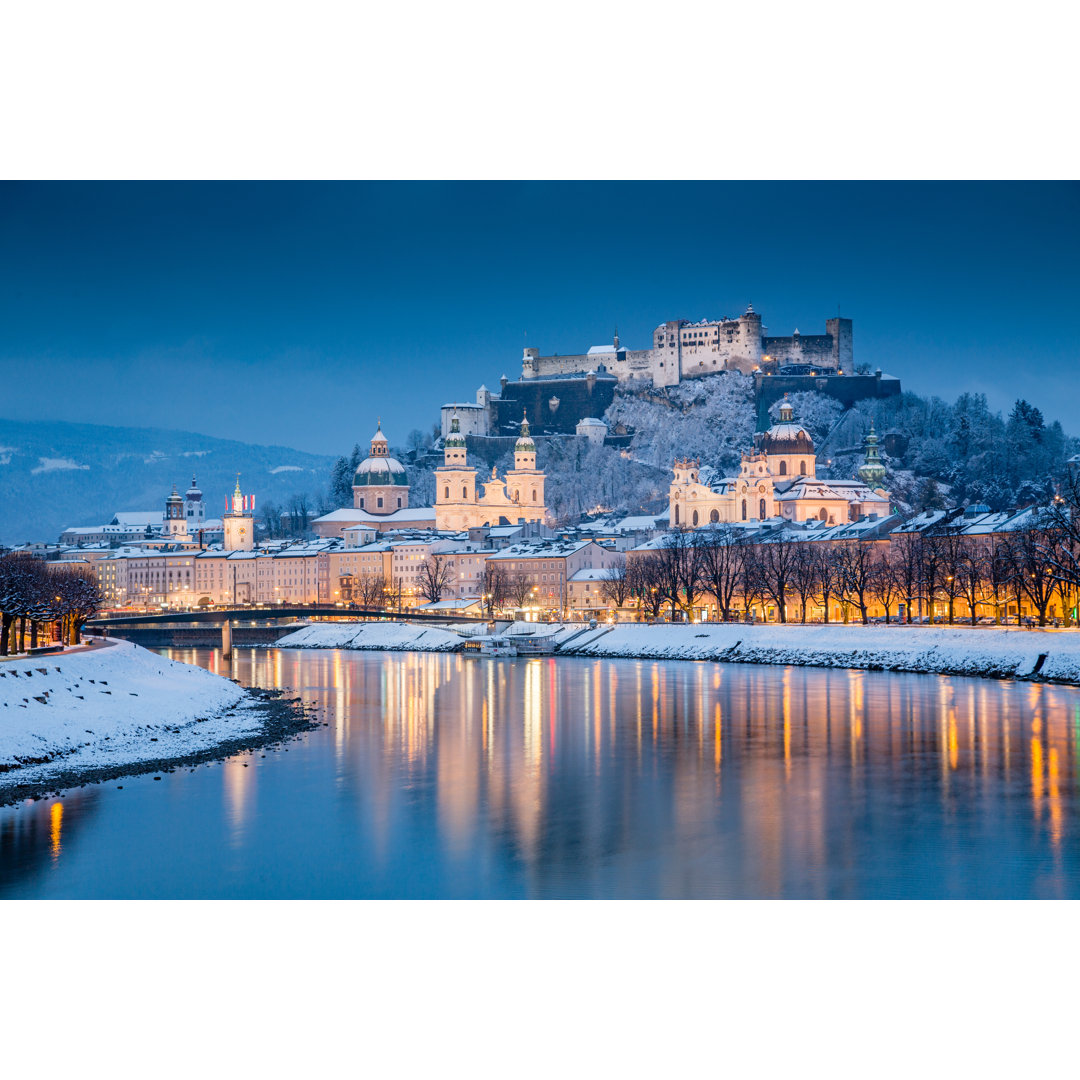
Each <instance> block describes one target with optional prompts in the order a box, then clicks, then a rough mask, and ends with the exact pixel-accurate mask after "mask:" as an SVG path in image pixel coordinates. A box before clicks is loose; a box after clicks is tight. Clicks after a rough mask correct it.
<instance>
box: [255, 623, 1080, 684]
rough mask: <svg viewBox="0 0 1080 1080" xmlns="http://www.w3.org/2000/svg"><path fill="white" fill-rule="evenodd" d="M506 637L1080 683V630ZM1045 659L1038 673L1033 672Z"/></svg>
mask: <svg viewBox="0 0 1080 1080" xmlns="http://www.w3.org/2000/svg"><path fill="white" fill-rule="evenodd" d="M475 633H487V630H486V628H485V627H482V626H475V627H474V626H470V627H467V628H465V627H463V628H462V633H458V632H456V631H453V630H445V629H442V628H441V627H434V626H424V625H419V624H414V623H385V622H369V623H316V624H313V625H311V626H307V627H305V628H304V629H302V630H299V631H297V632H296V633H294V634H289V635H288V636H287V637H283V638H281V639H280V640H279V641H278V642H277V643H276V646H277V647H279V648H306V649H390V650H401V649H416V650H418V651H421V652H450V651H453V650H455V649H457V648H459V647H460V646H461V645H462V643H463V641H464V639H465V637H466V636H468V635H471V634H475ZM503 633H504V635H505V636H514V635H517V634H536V635H540V636H544V637H546V636H549V635H550V636H553V637H554V638H555V644H556V648H557V649H558V654H559V655H560V656H610V657H639V658H643V659H655V660H723V661H728V662H731V663H744V664H798V665H802V666H807V667H843V668H864V669H868V670H883V671H913V672H921V673H925V674H939V675H983V676H987V677H989V678H996V679H1014V678H1028V677H1032V676H1034V677H1037V678H1039V679H1046V680H1048V681H1053V682H1069V683H1080V632H1077V631H1053V630H1017V629H1008V628H1005V627H984V628H978V629H972V628H966V629H965V628H963V627H945V626H940V627H938V626H935V627H919V626H884V625H873V626H862V625H849V626H844V625H842V624H836V623H833V624H831V625H829V626H820V625H818V626H802V625H801V624H795V623H789V624H787V625H783V624H777V623H768V624H757V625H753V626H751V625H749V624H745V623H727V624H715V623H699V624H694V625H684V624H678V625H671V624H665V623H661V624H658V625H656V626H646V625H642V624H641V623H620V624H617V625H615V626H614V627H612V626H609V625H607V624H605V623H601V624H599V625H598V626H597V627H596V629H595V630H590V629H588V628H587V627H586V626H584V625H583V624H582V623H514V624H513V625H512V626H510V627H508V628H507V629H506V630H505V631H504V632H503ZM1040 657H1043V661H1042V664H1041V666H1040V667H1039V670H1038V672H1036V671H1035V667H1036V665H1038V664H1039V659H1040Z"/></svg>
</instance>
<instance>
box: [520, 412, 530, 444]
mask: <svg viewBox="0 0 1080 1080" xmlns="http://www.w3.org/2000/svg"><path fill="white" fill-rule="evenodd" d="M521 437H522V438H523V439H527V438H528V437H529V416H528V414H527V413H526V412H525V411H524V410H522V413H521Z"/></svg>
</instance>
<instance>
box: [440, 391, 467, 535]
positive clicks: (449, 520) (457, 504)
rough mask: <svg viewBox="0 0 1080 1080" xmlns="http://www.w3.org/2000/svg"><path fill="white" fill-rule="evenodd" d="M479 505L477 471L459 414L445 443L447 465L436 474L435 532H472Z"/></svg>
mask: <svg viewBox="0 0 1080 1080" xmlns="http://www.w3.org/2000/svg"><path fill="white" fill-rule="evenodd" d="M475 504H476V470H475V469H473V468H471V467H470V466H469V463H468V455H467V452H466V448H465V436H464V435H462V434H461V425H460V423H459V421H458V416H457V413H456V412H455V413H454V415H453V417H451V420H450V434H449V435H447V436H446V440H445V442H444V443H443V463H442V465H440V466H439V467H438V468H437V469H436V470H435V528H437V529H467V528H469V526H470V525H472V524H473V514H472V510H473V508H474V507H475Z"/></svg>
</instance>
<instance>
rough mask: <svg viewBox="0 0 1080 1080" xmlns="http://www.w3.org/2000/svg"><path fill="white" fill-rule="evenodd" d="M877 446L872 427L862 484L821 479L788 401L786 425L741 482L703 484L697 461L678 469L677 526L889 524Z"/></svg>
mask: <svg viewBox="0 0 1080 1080" xmlns="http://www.w3.org/2000/svg"><path fill="white" fill-rule="evenodd" d="M877 441H878V440H877V435H876V434H875V433H874V429H873V427H871V429H870V433H869V434H868V435H867V437H866V440H865V443H864V448H865V455H866V460H865V462H864V464H863V465H862V466H861V467H860V469H859V479H857V480H821V479H818V477H817V454H816V451H815V448H814V442H813V440H812V439H811V438H810V434H809V432H808V431H807V430H806V428H804V427H803V426H802V425H801V424H800V423H798V422H797V421H796V420H795V418H794V414H793V410H792V408H791V406H790V405H789V404H788V403H787V402H786V401H785V402H783V404H782V405H781V406H780V419H779V421H777V423H775V424H773V425H772V427H770V428H769V429H768V431H766V432H764V433H763V434H762V435H761V436H760V437H759V438H758V440H757V445H756V446H755V447H754V449H753V450H751V451H750V452H749V453H744V454H743V455H742V462H741V464H740V466H739V474H738V476H731V477H726V478H724V479H722V480H713V479H711V478H710V477H708V476H706V477H705V478H704V481H703V478H702V476H701V470H700V469H699V463H698V462H697V461H695V460H692V459H683V460H677V461H676V462H675V479H674V480H673V481H672V484H671V488H670V491H669V513H670V518H669V520H670V522H671V526H672V527H673V528H699V527H701V526H704V525H710V524H717V523H720V522H740V521H763V520H765V519H766V518H774V517H782V518H784V519H786V520H787V521H793V522H806V521H823V522H827V523H828V524H830V525H837V524H840V523H841V522H845V521H857V520H858V519H859V518H860V517H862V516H864V515H869V514H877V515H879V516H881V517H884V516H886V515H887V514H888V513H889V493H888V492H887V491H885V490H883V489H882V487H881V485H882V483H883V482H884V480H885V467H884V466H883V465H882V463H881V460H880V458H879V454H878V446H877Z"/></svg>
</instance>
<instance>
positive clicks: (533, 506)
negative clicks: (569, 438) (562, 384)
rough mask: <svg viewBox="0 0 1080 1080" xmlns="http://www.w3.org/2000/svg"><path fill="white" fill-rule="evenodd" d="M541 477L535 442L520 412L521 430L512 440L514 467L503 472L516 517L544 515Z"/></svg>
mask: <svg viewBox="0 0 1080 1080" xmlns="http://www.w3.org/2000/svg"><path fill="white" fill-rule="evenodd" d="M545 479H546V477H545V476H544V474H543V473H542V472H541V471H540V470H539V469H537V467H536V443H534V442H533V440H532V436H531V435H530V434H529V421H528V418H527V416H525V415H524V414H522V417H521V433H520V434H519V435H518V439H517V442H516V443H514V467H513V468H512V469H509V470H508V471H507V473H506V493H507V495H508V496H509V498H510V501H511V503H513V504H514V508H515V510H516V515H517V516H518V517H522V518H524V519H525V520H526V521H543V520H544V518H545V517H546V516H547V507H546V506H545V504H544V480H545ZM508 516H511V517H512V516H514V515H513V514H511V515H508Z"/></svg>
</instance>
